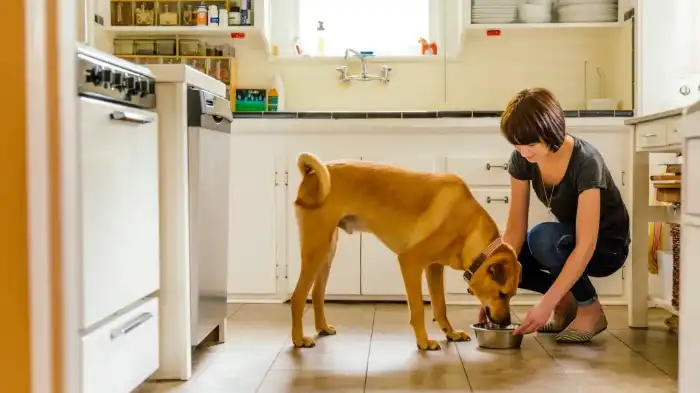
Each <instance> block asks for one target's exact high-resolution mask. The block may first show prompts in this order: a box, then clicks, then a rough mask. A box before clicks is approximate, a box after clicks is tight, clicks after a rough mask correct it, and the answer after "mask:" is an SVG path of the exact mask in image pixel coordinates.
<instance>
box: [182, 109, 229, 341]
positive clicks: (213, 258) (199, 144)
mask: <svg viewBox="0 0 700 393" xmlns="http://www.w3.org/2000/svg"><path fill="white" fill-rule="evenodd" d="M203 117H209V119H203V121H202V122H201V126H198V127H188V129H187V133H188V135H187V138H188V175H189V219H190V291H191V292H190V297H191V322H192V324H191V327H192V329H191V332H192V345H193V346H195V345H197V344H199V343H201V342H202V340H203V339H204V338H206V337H207V336H208V335H209V334H210V333H211V332H212V331H213V330H214V329H215V328H216V327H217V326H219V325H221V324H222V323H223V321H224V320H225V319H226V317H227V316H228V315H227V312H226V310H227V295H228V291H227V289H228V288H227V284H228V244H229V201H230V198H229V168H230V163H229V156H230V153H229V150H230V140H229V139H230V136H231V122H230V121H229V120H228V119H225V118H221V117H217V116H211V115H203ZM220 336H221V334H220Z"/></svg>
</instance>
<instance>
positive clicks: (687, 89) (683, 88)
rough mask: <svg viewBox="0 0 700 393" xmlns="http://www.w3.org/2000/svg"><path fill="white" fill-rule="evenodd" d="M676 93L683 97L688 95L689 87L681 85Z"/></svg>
mask: <svg viewBox="0 0 700 393" xmlns="http://www.w3.org/2000/svg"><path fill="white" fill-rule="evenodd" d="M678 91H679V92H680V93H681V94H683V95H684V96H687V95H688V94H690V87H688V85H683V86H681V88H680V89H678Z"/></svg>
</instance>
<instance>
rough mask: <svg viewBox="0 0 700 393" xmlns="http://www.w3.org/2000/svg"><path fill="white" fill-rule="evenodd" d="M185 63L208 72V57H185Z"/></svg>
mask: <svg viewBox="0 0 700 393" xmlns="http://www.w3.org/2000/svg"><path fill="white" fill-rule="evenodd" d="M185 64H187V65H188V66H190V67H192V68H194V69H195V70H197V71H200V72H203V73H205V74H206V73H207V60H206V59H185Z"/></svg>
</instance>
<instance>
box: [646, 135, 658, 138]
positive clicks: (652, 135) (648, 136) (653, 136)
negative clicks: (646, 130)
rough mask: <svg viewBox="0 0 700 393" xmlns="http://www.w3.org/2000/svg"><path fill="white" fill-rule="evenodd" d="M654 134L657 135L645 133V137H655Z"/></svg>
mask: <svg viewBox="0 0 700 393" xmlns="http://www.w3.org/2000/svg"><path fill="white" fill-rule="evenodd" d="M654 136H656V134H644V137H645V138H651V137H654Z"/></svg>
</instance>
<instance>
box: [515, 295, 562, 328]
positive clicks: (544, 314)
mask: <svg viewBox="0 0 700 393" xmlns="http://www.w3.org/2000/svg"><path fill="white" fill-rule="evenodd" d="M553 309H554V307H553V306H550V305H548V304H547V303H546V302H542V301H540V302H539V303H537V305H536V306H534V307H533V308H532V309H531V310H530V311H529V312H528V313H527V316H525V319H524V320H523V324H522V325H521V326H520V327H519V328H517V329H515V331H514V332H513V334H514V335H515V334H530V333H533V332H535V331H537V329H540V328H542V327H543V326H544V325H545V324H546V323H547V322H548V321H549V316H550V315H551V314H552V310H553Z"/></svg>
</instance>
